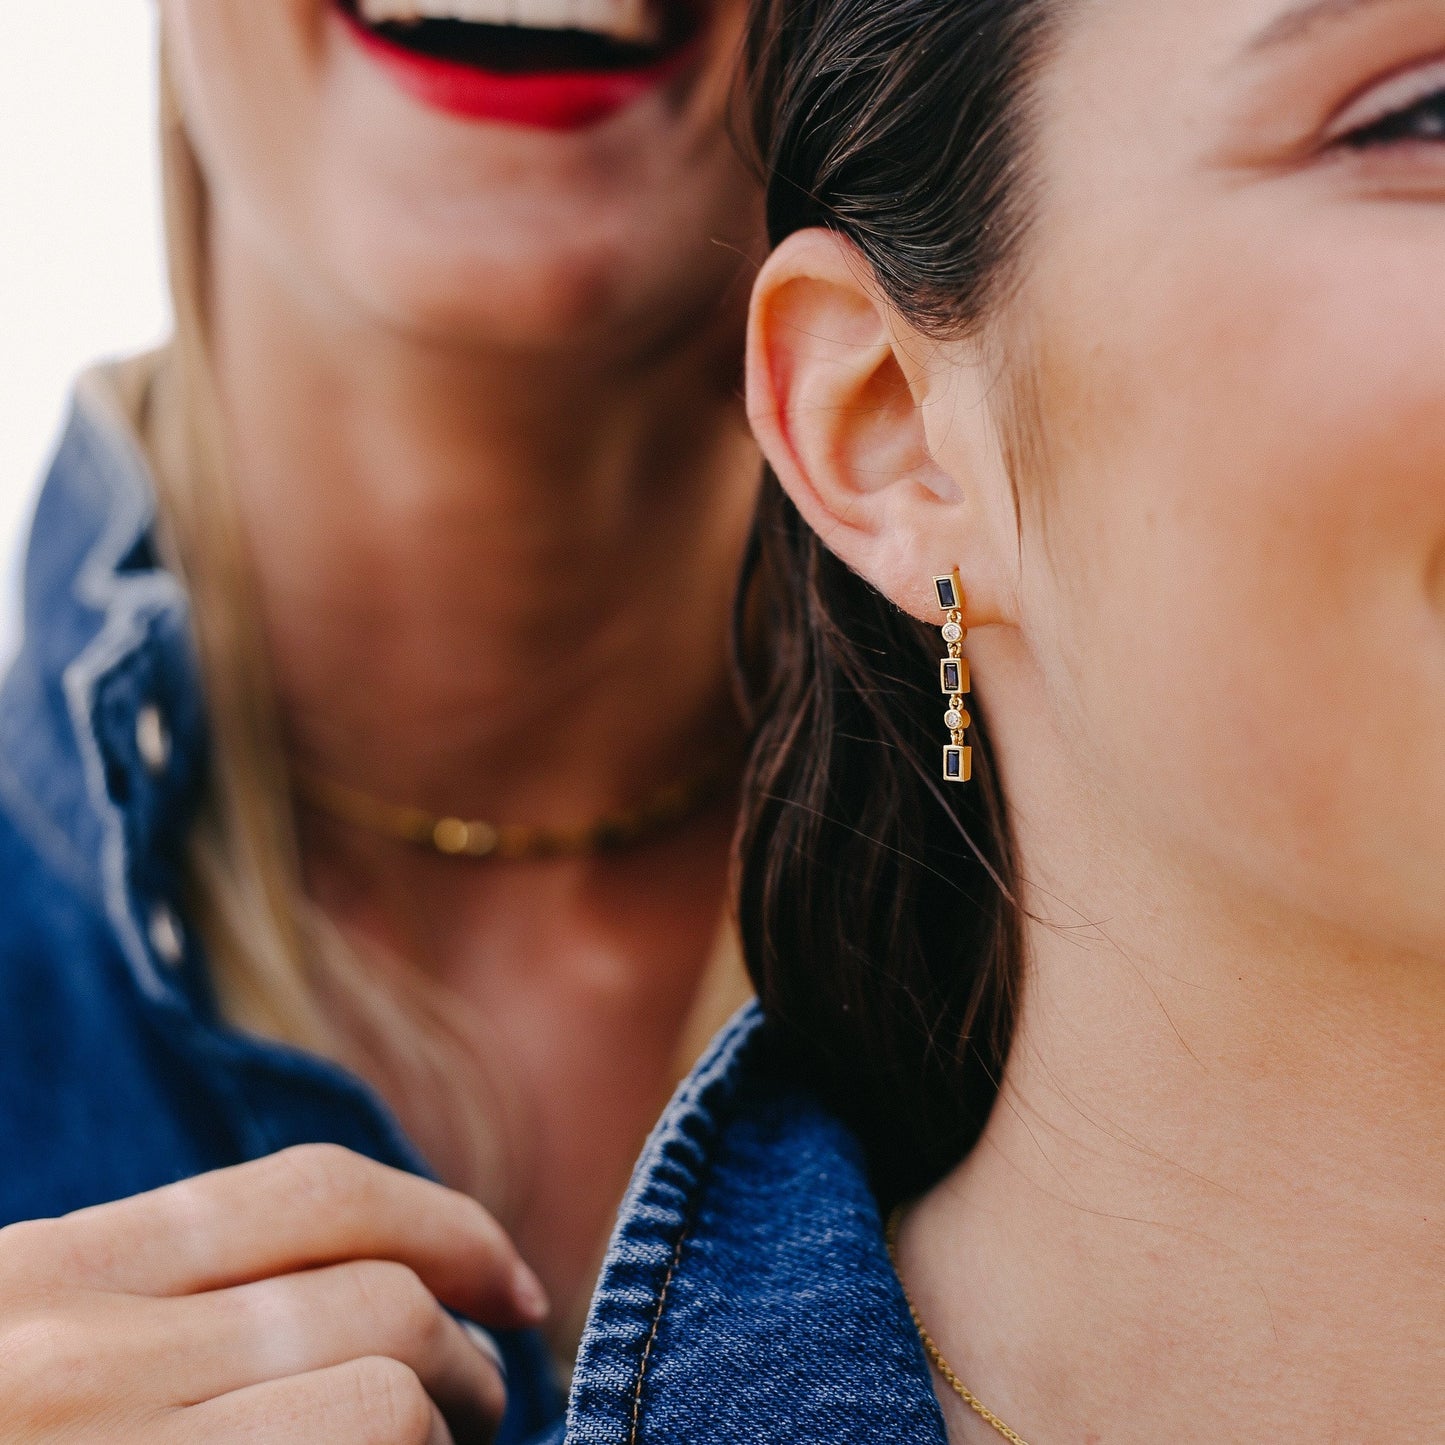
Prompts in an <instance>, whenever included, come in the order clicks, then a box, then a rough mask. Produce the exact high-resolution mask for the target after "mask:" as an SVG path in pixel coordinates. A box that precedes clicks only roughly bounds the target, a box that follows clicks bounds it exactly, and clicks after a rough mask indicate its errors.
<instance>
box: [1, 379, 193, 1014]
mask: <svg viewBox="0 0 1445 1445" xmlns="http://www.w3.org/2000/svg"><path fill="white" fill-rule="evenodd" d="M144 365H145V363H144V362H142V363H131V364H129V366H130V367H131V368H134V367H136V366H140V367H142V368H143V367H144ZM139 374H141V373H139V372H135V371H132V370H128V369H127V368H119V367H118V368H107V369H99V370H97V371H95V372H92V373H90V374H88V375H87V376H86V377H85V378H83V379H82V381H81V383H80V384H79V386H78V387H77V389H76V394H75V399H74V402H73V405H72V409H71V413H70V416H69V419H68V421H67V423H66V426H65V430H64V433H63V435H62V439H61V442H60V446H59V449H58V451H57V452H56V454H55V458H54V461H53V463H52V465H51V469H50V474H49V477H48V479H47V482H46V485H45V488H44V490H43V491H42V493H41V497H40V501H39V504H38V506H37V509H36V515H35V522H34V526H33V530H32V536H31V544H30V548H29V552H28V555H27V559H26V570H25V587H24V605H25V631H24V636H23V640H22V642H21V647H20V652H19V654H18V656H17V658H16V660H15V663H14V665H13V667H12V668H11V671H10V673H9V675H8V676H7V678H6V680H5V684H4V688H3V690H0V802H3V804H4V806H5V808H6V811H7V812H8V813H9V814H10V815H11V816H12V817H13V818H14V819H15V821H16V823H17V824H18V825H19V826H20V827H21V828H22V829H23V830H24V831H25V833H26V834H27V835H28V836H29V838H30V839H31V841H32V843H33V844H34V846H35V847H36V848H37V849H38V850H39V851H40V852H41V853H42V855H43V856H44V857H45V858H46V860H47V862H48V863H49V864H50V866H51V867H52V868H53V869H55V870H56V871H57V872H58V873H59V874H60V875H61V876H62V877H64V878H65V879H66V880H67V881H68V882H69V883H70V884H71V885H72V886H73V887H75V888H76V889H77V890H78V891H79V892H81V893H82V894H84V895H85V896H88V897H90V898H91V899H92V900H93V901H94V902H96V903H98V904H99V905H100V906H101V907H102V908H103V909H104V912H105V914H106V916H107V918H108V921H109V922H110V924H111V926H112V928H113V929H114V931H115V936H116V938H117V940H118V941H119V944H120V946H121V949H122V952H123V953H124V955H125V958H126V960H127V962H128V963H129V965H130V967H131V969H132V970H133V972H134V974H135V977H136V979H137V981H138V983H139V985H140V987H141V989H142V990H143V991H144V993H145V994H146V996H147V997H149V998H151V999H153V1000H155V1001H163V1000H169V999H173V998H174V997H175V994H176V990H177V987H178V984H179V983H180V981H181V980H182V979H184V978H185V977H186V976H187V974H188V972H191V974H192V981H193V982H194V973H193V972H192V971H191V970H188V968H187V964H188V963H193V962H194V957H193V956H194V949H193V947H192V945H191V942H190V940H189V939H188V938H187V937H186V934H185V930H184V924H183V922H182V917H181V909H180V900H179V893H180V889H181V876H182V874H181V866H180V845H181V840H182V839H183V838H184V836H185V833H186V829H187V826H188V824H189V821H190V819H191V817H192V816H193V813H194V808H195V805H196V801H197V795H198V790H199V786H200V780H201V778H202V775H203V773H204V770H205V754H206V729H205V720H204V709H203V703H202V692H201V679H200V675H199V669H198V666H197V662H196V653H195V649H194V647H193V645H192V641H191V628H190V610H189V604H188V601H187V598H186V594H185V592H184V590H183V588H182V587H181V585H180V583H179V581H178V580H177V579H176V577H175V576H174V575H173V574H172V573H171V572H169V571H168V570H166V568H165V567H164V566H162V565H161V563H160V560H159V558H158V557H157V555H156V550H155V546H154V533H155V524H156V501H155V493H154V489H153V486H152V483H151V480H150V476H149V472H148V470H147V467H146V463H145V461H144V459H143V457H142V455H141V451H140V446H139V443H138V441H137V439H136V436H135V433H134V430H133V428H132V426H131V424H130V422H129V420H128V419H127V417H126V416H125V413H124V409H123V405H122V402H121V400H120V392H121V390H122V388H123V386H124V385H125V384H126V379H127V378H130V377H133V376H136V375H139Z"/></svg>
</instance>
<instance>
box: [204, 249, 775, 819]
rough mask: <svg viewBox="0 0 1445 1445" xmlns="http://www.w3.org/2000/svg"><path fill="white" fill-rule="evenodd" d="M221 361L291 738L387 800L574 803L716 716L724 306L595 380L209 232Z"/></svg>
mask: <svg viewBox="0 0 1445 1445" xmlns="http://www.w3.org/2000/svg"><path fill="white" fill-rule="evenodd" d="M216 232H217V235H216V238H215V258H214V259H215V265H214V276H215V278H216V279H215V282H214V296H213V305H214V310H215V331H216V342H215V345H216V351H217V366H218V372H219V377H220V385H221V392H222V396H223V398H224V404H225V407H226V411H227V420H228V427H229V430H230V433H231V437H232V444H231V462H232V466H233V470H234V478H235V485H236V486H237V488H238V495H239V500H240V506H241V510H242V513H243V517H244V521H245V525H246V528H247V531H248V534H249V539H250V543H251V550H252V553H253V558H254V566H255V572H256V577H257V582H258V586H259V607H260V613H261V617H262V620H263V624H264V627H265V632H266V636H267V641H268V645H269V650H270V655H271V659H272V664H273V667H274V671H275V679H276V685H277V689H278V696H279V703H280V708H281V716H282V721H283V726H284V729H285V735H286V738H287V744H288V747H289V748H290V750H291V751H292V753H293V756H294V758H295V759H296V761H297V762H298V763H300V764H301V765H302V766H304V767H306V768H307V769H309V770H312V771H315V772H317V773H321V774H324V775H326V776H328V777H331V778H334V779H336V780H338V781H341V782H344V783H347V784H350V785H352V786H354V787H357V788H360V789H363V790H365V791H368V792H371V793H374V794H377V795H379V796H381V797H384V798H387V799H389V800H392V801H397V802H402V803H407V804H415V805H418V806H421V807H425V808H429V809H433V810H435V811H437V812H445V813H465V814H468V815H472V816H478V817H488V818H492V819H496V820H499V821H508V822H512V821H515V822H529V823H533V822H534V823H562V824H571V823H576V822H580V821H584V820H586V819H587V818H588V817H590V816H593V815H597V814H601V813H604V812H606V811H608V810H609V809H613V808H616V807H619V806H623V805H626V804H628V803H632V802H635V801H636V800H637V798H638V797H639V795H642V794H645V793H647V792H648V791H649V790H650V789H653V788H655V787H657V786H658V785H660V784H662V783H665V782H667V781H670V780H671V779H672V778H674V777H676V776H678V775H681V774H683V773H685V772H687V771H688V769H689V768H690V767H692V766H694V765H695V763H696V761H697V758H698V756H699V752H700V750H703V749H705V748H706V747H707V746H708V745H709V743H710V742H714V741H716V740H717V739H718V738H719V736H720V734H725V733H726V730H727V728H728V724H729V720H730V718H731V710H730V707H729V702H728V699H729V692H728V684H727V674H728V660H727V647H726V637H727V617H728V611H729V605H730V593H731V587H732V582H733V577H734V575H735V571H736V565H737V559H738V557H739V555H740V553H741V549H742V545H743V538H744V535H745V532H746V528H747V525H748V520H749V514H750V509H751V503H752V496H753V486H754V480H755V473H756V471H757V463H756V461H755V458H754V453H753V450H752V446H751V443H750V442H749V440H748V438H747V435H746V428H745V423H744V419H743V417H742V412H741V407H740V404H739V401H738V397H737V388H736V384H735V381H736V365H735V357H736V355H737V354H738V351H739V350H740V346H741V339H740V337H741V330H740V328H741V318H740V317H738V316H737V315H735V314H732V312H731V311H729V310H727V309H725V308H724V307H723V306H721V305H720V306H719V308H718V311H719V315H718V320H717V323H716V325H715V326H713V328H712V329H711V330H710V331H708V332H706V333H705V334H701V335H698V336H696V337H695V338H694V339H692V340H691V341H690V342H689V343H688V344H687V345H686V346H685V347H679V348H677V349H675V350H673V351H672V352H670V353H668V354H666V355H654V356H651V357H649V358H647V359H646V360H645V361H640V362H639V363H638V364H637V365H636V366H634V367H631V368H625V367H619V366H616V365H611V366H610V367H609V368H608V370H607V371H606V373H605V374H604V373H603V372H602V371H601V370H600V369H598V368H596V367H589V365H588V363H587V358H585V357H584V358H582V359H581V360H580V361H578V360H576V359H575V358H574V359H559V358H556V357H551V358H548V357H538V356H519V355H517V354H515V353H512V354H501V353H489V352H488V351H486V349H485V348H480V347H471V348H467V349H462V348H459V347H457V348H448V347H446V346H443V345H439V344H433V343H429V342H426V341H423V340H419V339H417V338H414V337H410V336H404V335H400V334H398V333H396V332H394V331H387V330H384V329H382V328H380V327H374V326H369V325H363V324H361V323H359V322H357V321H355V320H354V319H347V320H338V319H337V318H336V317H335V316H334V315H328V314H325V313H323V312H321V311H319V310H312V309H308V307H307V306H306V305H304V304H299V303H298V301H297V298H296V297H294V296H293V295H291V294H289V293H288V292H287V290H286V288H285V285H284V284H283V283H282V282H281V281H280V280H278V278H276V277H275V276H274V275H272V274H271V273H270V271H269V270H268V269H267V267H266V265H265V264H264V263H263V262H262V261H260V260H259V259H258V258H257V257H255V256H254V255H253V254H251V253H250V252H249V251H248V250H247V249H246V248H245V247H244V246H243V245H241V244H238V243H236V242H235V241H234V240H233V239H230V238H228V235H227V230H226V227H225V225H224V224H218V226H217V227H216Z"/></svg>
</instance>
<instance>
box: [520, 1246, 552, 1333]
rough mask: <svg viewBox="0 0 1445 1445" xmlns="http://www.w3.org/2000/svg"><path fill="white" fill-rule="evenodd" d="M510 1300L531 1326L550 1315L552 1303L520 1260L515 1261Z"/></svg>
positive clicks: (540, 1283) (535, 1277) (539, 1281)
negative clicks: (513, 1301)
mask: <svg viewBox="0 0 1445 1445" xmlns="http://www.w3.org/2000/svg"><path fill="white" fill-rule="evenodd" d="M512 1298H513V1299H514V1300H516V1302H517V1308H518V1309H520V1310H521V1311H522V1313H523V1314H524V1315H525V1316H526V1317H527V1319H528V1320H529V1321H531V1323H533V1324H540V1323H541V1322H542V1321H543V1320H545V1319H546V1318H547V1316H548V1315H549V1314H551V1313H552V1303H551V1301H550V1300H549V1299H548V1298H547V1291H546V1290H545V1289H543V1288H542V1281H541V1280H539V1279H538V1278H537V1276H536V1275H535V1274H533V1273H532V1271H531V1270H530V1269H528V1268H527V1266H526V1265H525V1264H523V1263H522V1262H521V1260H518V1261H517V1270H516V1273H515V1274H514V1275H513V1276H512Z"/></svg>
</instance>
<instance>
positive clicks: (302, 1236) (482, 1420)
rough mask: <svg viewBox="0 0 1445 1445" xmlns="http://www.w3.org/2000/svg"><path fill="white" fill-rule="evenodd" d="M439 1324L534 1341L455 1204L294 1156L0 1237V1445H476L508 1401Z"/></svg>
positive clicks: (470, 1351)
mask: <svg viewBox="0 0 1445 1445" xmlns="http://www.w3.org/2000/svg"><path fill="white" fill-rule="evenodd" d="M443 1306H447V1307H449V1308H450V1309H453V1310H456V1311H457V1312H458V1313H460V1314H463V1315H466V1316H467V1317H468V1318H470V1319H475V1320H478V1321H480V1322H482V1323H484V1324H487V1325H489V1326H493V1327H497V1328H518V1327H523V1326H528V1325H535V1324H537V1323H539V1322H540V1320H541V1319H542V1318H543V1317H544V1316H545V1314H546V1310H547V1305H546V1301H545V1297H544V1296H543V1294H542V1289H541V1286H540V1285H539V1284H538V1283H537V1280H536V1277H535V1276H534V1275H533V1274H532V1273H531V1271H530V1270H528V1269H527V1267H526V1266H525V1265H524V1264H523V1263H522V1261H521V1259H520V1258H519V1257H518V1255H517V1252H516V1250H515V1249H514V1248H513V1247H512V1244H511V1242H510V1240H508V1238H507V1237H506V1235H505V1234H504V1233H503V1232H502V1230H501V1228H500V1227H499V1226H498V1225H497V1223H496V1221H495V1220H494V1219H492V1217H491V1216H490V1215H489V1214H488V1213H487V1212H486V1211H485V1210H484V1209H482V1207H481V1206H480V1205H478V1204H477V1203H475V1202H474V1201H473V1200H471V1199H468V1198H467V1197H465V1196H464V1195H460V1194H455V1193H453V1192H451V1191H450V1190H447V1189H443V1188H441V1187H440V1186H439V1185H436V1184H431V1183H428V1182H427V1181H425V1180H422V1179H416V1178H413V1177H412V1176H411V1175H408V1174H403V1173H399V1172H398V1171H396V1170H393V1169H387V1168H384V1167H383V1166H381V1165H379V1164H374V1163H372V1162H370V1161H369V1160H366V1159H363V1158H361V1157H360V1156H358V1155H355V1154H350V1153H348V1152H347V1151H345V1150H342V1149H338V1148H334V1147H330V1146H307V1147H304V1148H300V1149H293V1150H289V1151H287V1152H286V1153H283V1154H277V1155H275V1156H273V1157H272V1158H270V1159H263V1160H260V1161H258V1162H256V1163H252V1164H243V1165H241V1166H239V1167H238V1168H235V1169H226V1170H223V1171H221V1172H219V1173H215V1174H207V1175H202V1176H201V1177H199V1178H196V1179H191V1180H187V1181H186V1182H185V1183H183V1184H174V1185H171V1186H169V1187H167V1188H165V1189H159V1190H156V1191H155V1192H154V1193H151V1194H142V1195H138V1196H137V1197H136V1198H134V1199H127V1200H123V1201H121V1202H120V1203H117V1204H106V1205H102V1206H100V1207H99V1208H96V1209H86V1210H82V1211H81V1212H80V1213H78V1214H72V1215H69V1216H67V1217H66V1218H64V1219H54V1220H38V1221H35V1222H32V1223H26V1224H17V1225H13V1226H11V1227H10V1228H9V1229H5V1230H0V1438H3V1439H4V1440H6V1441H7V1442H16V1445H21V1442H24V1445H60V1442H65V1445H100V1442H102V1441H104V1442H106V1445H141V1442H145V1445H199V1442H202V1441H204V1442H208V1445H231V1442H236V1445H240V1442H245V1445H273V1442H274V1445H282V1442H284V1445H299V1442H306V1445H474V1442H485V1441H488V1440H490V1439H491V1438H492V1435H493V1433H494V1432H495V1429H496V1426H497V1423H498V1421H499V1420H500V1419H501V1415H502V1411H503V1407H504V1405H505V1402H506V1393H505V1390H504V1387H503V1384H502V1380H501V1376H500V1374H499V1372H498V1370H497V1367H496V1365H495V1364H494V1362H493V1360H492V1359H491V1358H490V1357H489V1356H488V1355H487V1354H486V1353H484V1351H483V1350H482V1349H481V1348H479V1347H478V1345H477V1344H476V1343H474V1342H473V1340H472V1338H471V1337H470V1335H469V1334H468V1332H467V1331H466V1330H464V1329H463V1328H462V1327H461V1326H460V1325H458V1324H457V1323H456V1321H455V1320H454V1319H453V1318H452V1317H451V1316H450V1315H449V1314H448V1313H447V1312H446V1309H444V1308H443Z"/></svg>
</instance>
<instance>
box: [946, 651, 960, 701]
mask: <svg viewBox="0 0 1445 1445" xmlns="http://www.w3.org/2000/svg"><path fill="white" fill-rule="evenodd" d="M942 681H943V690H944V692H946V693H947V694H948V695H949V696H950V697H952V696H953V695H954V694H955V693H959V692H962V691H963V669H962V668H961V667H960V666H959V664H958V661H957V659H955V658H945V659H944V662H943V670H942Z"/></svg>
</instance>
